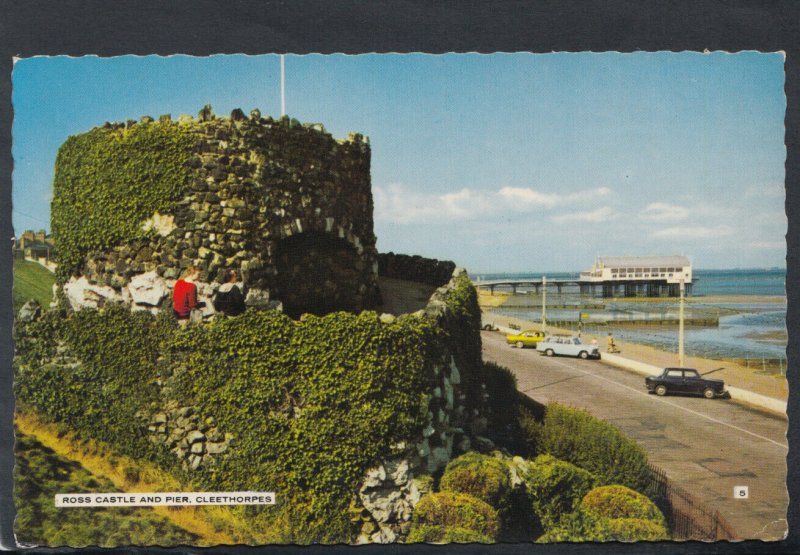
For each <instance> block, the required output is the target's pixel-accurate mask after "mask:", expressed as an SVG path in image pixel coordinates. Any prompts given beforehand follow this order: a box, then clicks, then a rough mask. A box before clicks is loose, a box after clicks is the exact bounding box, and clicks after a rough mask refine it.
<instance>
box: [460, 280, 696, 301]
mask: <svg viewBox="0 0 800 555" xmlns="http://www.w3.org/2000/svg"><path fill="white" fill-rule="evenodd" d="M542 282H543V280H542V279H538V280H537V279H498V280H490V281H477V282H475V286H476V287H478V288H483V289H489V291H491V293H492V295H494V291H495V289H500V290H510V291H511V292H512V293H514V294H515V295H516V294H517V290H518V289H522V288H528V289H530V288H532V289H533V290H534V292H535V293H536V294H538V293H539V292H540V291H541V288H542V287H543V283H542ZM544 287H546V288H547V290H548V291H552V290H553V289H555V291H556V292H557V293H558V294H559V295H560V294H562V293H577V294H580V295H583V296H589V297H601V298H611V297H677V296H679V295H680V284H678V283H665V282H664V281H663V280H636V281H634V280H630V281H624V282H620V281H617V282H602V281H596V282H588V281H585V280H582V279H580V278H578V279H550V278H547V280H546V283H545V284H544ZM691 291H692V284H691V283H687V284H686V294H687V295H691Z"/></svg>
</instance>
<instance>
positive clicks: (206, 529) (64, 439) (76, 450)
mask: <svg viewBox="0 0 800 555" xmlns="http://www.w3.org/2000/svg"><path fill="white" fill-rule="evenodd" d="M15 422H16V425H17V429H18V430H19V431H20V432H21V433H22V434H24V435H25V436H29V437H31V438H35V439H36V440H37V441H38V442H39V443H40V444H41V445H42V446H44V447H45V448H47V449H49V450H51V451H52V452H53V453H54V454H55V455H57V456H58V457H62V458H64V459H67V460H69V461H73V462H75V463H78V464H79V465H80V466H81V467H83V468H84V469H85V470H86V471H87V472H88V473H90V474H92V475H94V476H95V477H98V478H102V479H103V480H104V483H106V484H107V485H109V486H110V487H113V489H114V490H116V491H123V492H131V493H135V492H153V491H191V488H187V487H186V486H185V485H184V484H182V483H181V482H180V481H179V480H177V479H176V478H175V477H174V476H171V475H169V474H167V473H165V472H163V471H161V470H159V469H158V468H156V467H155V466H153V465H151V464H148V463H145V462H140V461H135V460H133V459H130V458H128V457H123V456H119V455H116V454H114V453H113V452H112V451H111V450H110V449H109V448H108V447H107V446H105V445H104V444H102V443H100V442H96V441H87V440H81V439H79V438H77V437H76V436H75V435H74V434H73V433H71V432H66V431H64V429H63V428H59V427H58V426H57V425H55V424H49V423H46V422H43V421H42V420H40V419H39V418H38V417H36V415H34V414H32V413H30V412H20V413H18V414H17V416H16V419H15ZM62 493H63V492H62ZM35 502H36V501H35V498H33V499H29V498H28V497H27V496H25V498H22V496H20V497H18V499H17V503H18V504H20V505H22V506H24V505H27V504H29V503H35ZM237 509H241V507H239V508H229V507H224V506H205V507H203V506H198V507H153V508H152V509H150V510H151V511H152V512H153V513H155V514H156V515H159V516H160V517H163V518H166V519H168V520H169V521H171V523H172V524H173V525H175V526H176V527H177V528H180V529H182V530H183V531H185V532H186V533H188V534H191V535H192V537H194V538H195V540H194V541H193V542H192V544H193V545H198V546H211V545H220V544H227V545H231V544H237V543H259V540H262V538H256V537H253V535H252V534H251V533H250V532H249V531H247V528H248V526H247V523H246V519H245V518H244V517H243V515H240V514H238V512H241V511H237ZM127 518H128V517H127V516H120V520H121V521H124V520H127ZM52 522H58V519H56V520H55V521H52ZM34 531H35V529H34ZM20 532H23V530H21V529H19V528H18V529H17V533H18V534H20ZM21 537H26V536H25V534H22V535H21ZM175 537H177V535H176V536H175ZM126 543H129V542H122V543H120V544H118V545H124V544H126ZM156 543H158V544H160V545H168V544H169V543H168V542H167V539H166V538H162V539H161V540H160V541H156ZM172 545H175V544H174V543H173V544H172Z"/></svg>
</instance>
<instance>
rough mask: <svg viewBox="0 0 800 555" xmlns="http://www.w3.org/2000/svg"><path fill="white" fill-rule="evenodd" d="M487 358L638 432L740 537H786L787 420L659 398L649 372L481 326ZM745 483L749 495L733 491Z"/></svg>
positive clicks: (524, 382) (660, 461) (544, 393)
mask: <svg viewBox="0 0 800 555" xmlns="http://www.w3.org/2000/svg"><path fill="white" fill-rule="evenodd" d="M481 336H482V339H483V358H484V360H487V361H492V362H496V363H497V364H500V365H502V366H505V367H507V368H509V369H511V370H512V371H513V372H514V374H515V375H516V377H517V388H518V389H519V390H520V391H521V392H523V393H525V394H526V395H528V396H529V397H531V398H533V399H535V400H536V401H538V402H539V403H543V404H545V403H548V402H550V401H557V402H559V403H561V404H565V405H569V406H574V407H579V408H583V409H586V410H588V411H589V412H591V413H592V414H593V415H594V416H596V417H598V418H601V419H603V420H605V421H607V422H610V423H612V424H614V425H615V426H617V427H618V428H620V429H621V430H622V431H623V432H624V433H625V434H626V435H628V436H629V437H631V438H633V439H635V440H636V441H637V442H638V443H639V444H640V445H641V446H642V447H643V448H644V449H645V450H646V451H647V454H648V459H649V460H650V462H651V463H653V464H655V465H656V466H658V467H660V468H662V469H663V470H664V471H665V472H666V474H667V476H668V477H669V479H670V480H671V481H672V482H673V483H676V484H678V485H679V486H681V487H682V488H684V489H685V490H687V491H689V492H691V493H692V494H693V495H694V496H695V497H696V498H697V499H699V500H701V501H703V502H704V503H706V505H707V506H709V507H712V508H715V509H718V510H719V512H720V513H721V514H722V515H723V516H724V517H725V519H726V520H727V521H728V522H729V523H730V524H731V525H732V526H733V527H734V528H735V530H736V532H737V533H738V535H739V536H740V537H741V538H746V539H750V538H752V539H762V540H780V539H783V537H784V535H785V534H786V532H787V522H786V511H787V507H788V503H789V495H788V492H787V490H786V454H787V452H788V448H789V447H788V442H787V440H786V428H787V423H786V421H785V420H782V419H780V418H776V417H772V416H769V415H766V414H763V413H760V412H758V411H755V410H752V409H749V408H746V407H743V406H741V405H737V404H735V403H733V402H731V401H729V400H724V399H715V400H707V399H704V398H702V397H687V396H680V397H679V396H666V397H657V396H655V395H651V394H648V393H647V390H646V389H645V388H644V378H643V377H642V376H639V375H637V374H633V373H630V372H627V371H625V370H621V369H618V368H615V367H612V366H610V365H607V364H604V363H603V362H601V361H596V360H579V359H573V358H566V357H553V358H550V357H545V356H542V355H540V354H539V353H537V352H536V351H535V350H533V349H516V348H511V347H509V346H508V345H507V344H506V342H505V336H504V335H503V334H501V333H497V332H487V331H484V332H481ZM734 486H747V487H748V489H749V497H748V498H747V499H736V498H734V497H733V488H734Z"/></svg>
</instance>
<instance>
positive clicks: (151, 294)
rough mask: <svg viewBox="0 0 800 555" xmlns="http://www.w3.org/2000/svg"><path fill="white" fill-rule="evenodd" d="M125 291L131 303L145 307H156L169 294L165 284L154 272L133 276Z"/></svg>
mask: <svg viewBox="0 0 800 555" xmlns="http://www.w3.org/2000/svg"><path fill="white" fill-rule="evenodd" d="M127 290H128V294H129V295H130V298H131V300H132V302H134V303H135V304H137V305H145V306H158V305H159V304H160V303H161V301H162V300H163V299H164V297H166V296H167V295H168V293H169V290H168V289H167V284H166V282H165V281H164V279H163V278H162V277H160V276H159V275H158V273H157V272H155V271H152V272H146V273H144V274H139V275H136V276H133V277H132V278H131V281H130V283H128V287H127Z"/></svg>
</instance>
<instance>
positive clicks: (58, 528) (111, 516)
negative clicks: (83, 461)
mask: <svg viewBox="0 0 800 555" xmlns="http://www.w3.org/2000/svg"><path fill="white" fill-rule="evenodd" d="M15 457H16V459H15V462H16V465H15V468H14V497H15V502H16V508H17V519H16V522H15V533H16V537H17V540H18V541H19V542H21V543H24V544H35V545H41V546H51V547H52V546H64V545H69V546H73V547H81V546H87V545H96V546H100V547H113V546H119V545H164V546H167V545H180V544H193V543H195V541H196V540H197V536H196V535H194V534H191V533H189V532H187V531H186V530H183V529H182V528H180V527H178V526H176V525H175V524H173V523H172V522H171V521H170V520H169V519H168V518H166V517H164V516H161V515H159V514H157V513H156V512H155V511H153V510H152V509H150V508H146V507H142V508H140V507H113V508H110V507H108V508H106V507H102V508H100V507H99V508H88V507H83V508H68V509H63V508H57V507H56V506H55V504H54V503H53V496H54V495H55V494H57V493H78V494H81V493H84V494H85V493H111V492H115V491H117V490H116V488H115V487H114V484H113V483H112V482H111V481H110V480H108V479H105V478H102V477H98V476H94V475H93V474H91V473H90V472H89V471H88V470H86V469H85V468H84V467H83V466H81V465H80V464H79V463H77V462H75V461H71V460H69V459H66V458H64V457H62V456H59V455H58V454H56V453H55V452H54V451H53V450H52V449H49V448H48V447H45V446H44V445H42V444H41V443H40V442H39V441H37V440H36V439H35V438H33V437H31V436H26V435H21V434H18V435H17V442H16V448H15Z"/></svg>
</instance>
